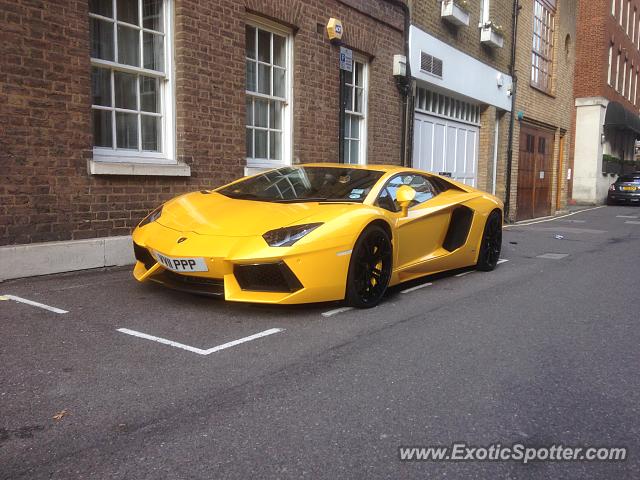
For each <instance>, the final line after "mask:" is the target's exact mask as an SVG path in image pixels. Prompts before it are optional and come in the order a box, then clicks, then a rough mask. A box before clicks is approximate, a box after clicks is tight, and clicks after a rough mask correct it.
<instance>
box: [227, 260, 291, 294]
mask: <svg viewBox="0 0 640 480" xmlns="http://www.w3.org/2000/svg"><path fill="white" fill-rule="evenodd" d="M233 274H234V275H235V277H236V280H237V281H238V284H239V285H240V288H242V290H250V291H254V292H286V293H292V292H295V291H298V290H300V289H301V288H302V284H301V283H300V280H298V278H297V277H296V276H295V274H294V273H293V272H292V271H291V269H290V268H289V267H288V266H287V264H286V263H284V262H282V261H281V262H277V263H259V264H253V265H235V266H234V268H233Z"/></svg>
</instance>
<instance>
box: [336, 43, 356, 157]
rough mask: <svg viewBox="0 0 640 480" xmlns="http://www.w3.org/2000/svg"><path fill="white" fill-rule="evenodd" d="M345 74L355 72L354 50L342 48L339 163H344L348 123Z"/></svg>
mask: <svg viewBox="0 0 640 480" xmlns="http://www.w3.org/2000/svg"><path fill="white" fill-rule="evenodd" d="M345 72H353V50H350V49H348V48H345V47H340V100H339V101H340V122H339V123H340V126H339V128H340V132H339V134H338V140H339V142H340V145H339V146H338V152H339V161H340V163H345V162H344V134H345V131H344V127H345V123H346V114H345V110H346V106H347V105H346V104H347V95H346V91H345V89H346V83H347V74H346V73H345Z"/></svg>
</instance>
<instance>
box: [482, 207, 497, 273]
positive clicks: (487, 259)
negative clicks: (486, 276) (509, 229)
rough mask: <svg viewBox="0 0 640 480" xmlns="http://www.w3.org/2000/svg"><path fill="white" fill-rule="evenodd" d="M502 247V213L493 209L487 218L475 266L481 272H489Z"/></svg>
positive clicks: (495, 263)
mask: <svg viewBox="0 0 640 480" xmlns="http://www.w3.org/2000/svg"><path fill="white" fill-rule="evenodd" d="M501 249H502V214H501V213H500V212H498V211H493V212H491V214H490V215H489V218H487V223H486V224H485V226H484V234H483V235H482V243H481V244H480V253H479V254H478V263H477V265H476V268H477V269H478V270H481V271H483V272H490V271H491V270H493V269H494V268H496V265H498V260H500V250H501Z"/></svg>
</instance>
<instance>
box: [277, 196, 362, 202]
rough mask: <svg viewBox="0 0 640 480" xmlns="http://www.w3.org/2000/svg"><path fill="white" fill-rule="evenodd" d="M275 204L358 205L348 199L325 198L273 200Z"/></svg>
mask: <svg viewBox="0 0 640 480" xmlns="http://www.w3.org/2000/svg"><path fill="white" fill-rule="evenodd" d="M273 202H274V203H305V202H320V203H322V202H327V203H330V202H339V203H356V202H354V201H353V200H349V199H348V198H323V197H309V198H286V199H280V200H273Z"/></svg>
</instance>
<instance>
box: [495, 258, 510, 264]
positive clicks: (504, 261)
mask: <svg viewBox="0 0 640 480" xmlns="http://www.w3.org/2000/svg"><path fill="white" fill-rule="evenodd" d="M508 261H509V260H507V259H506V258H501V259H500V260H498V265H500V264H501V263H506V262H508Z"/></svg>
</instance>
